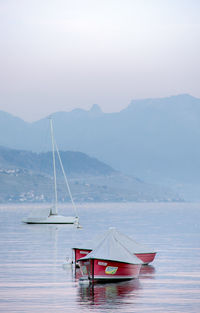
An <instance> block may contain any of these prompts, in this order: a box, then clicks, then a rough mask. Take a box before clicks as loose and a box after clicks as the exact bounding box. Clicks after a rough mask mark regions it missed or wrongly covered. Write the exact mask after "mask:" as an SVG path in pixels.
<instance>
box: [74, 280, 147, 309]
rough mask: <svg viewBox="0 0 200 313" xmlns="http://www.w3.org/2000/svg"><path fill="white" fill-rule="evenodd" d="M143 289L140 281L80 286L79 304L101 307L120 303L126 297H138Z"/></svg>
mask: <svg viewBox="0 0 200 313" xmlns="http://www.w3.org/2000/svg"><path fill="white" fill-rule="evenodd" d="M139 289H141V286H140V282H139V280H138V279H134V280H130V281H123V282H118V283H105V284H96V285H92V284H91V285H89V286H81V285H80V286H79V303H80V304H81V305H82V304H87V305H101V304H105V303H107V302H110V301H112V303H113V302H114V301H116V302H120V300H121V299H122V298H124V297H133V298H134V297H136V296H137V294H138V290H139Z"/></svg>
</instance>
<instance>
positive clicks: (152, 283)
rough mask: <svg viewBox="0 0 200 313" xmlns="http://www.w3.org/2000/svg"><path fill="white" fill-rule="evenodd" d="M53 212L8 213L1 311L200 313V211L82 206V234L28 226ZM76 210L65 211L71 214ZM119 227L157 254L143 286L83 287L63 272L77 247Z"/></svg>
mask: <svg viewBox="0 0 200 313" xmlns="http://www.w3.org/2000/svg"><path fill="white" fill-rule="evenodd" d="M46 208H47V205H32V206H31V205H30V204H29V205H25V204H23V205H1V206H0V251H1V253H0V294H1V301H0V312H5V313H6V312H9V313H10V312H20V313H22V312H26V313H27V312H36V311H37V312H55V313H57V312H58V313H60V312H70V313H71V312H72V313H73V312H77V313H79V312H91V311H92V312H109V313H110V312H116V311H117V312H123V313H124V312H145V313H146V312H190V313H197V312H199V311H200V299H199V291H200V231H199V230H200V204H195V203H123V204H122V203H106V204H104V203H94V204H83V205H78V211H79V215H80V222H81V225H82V226H83V228H82V229H77V228H75V227H74V226H68V225H27V224H23V223H22V222H21V220H22V218H23V217H25V216H27V215H29V213H30V211H32V213H33V212H35V215H37V213H38V212H39V211H41V210H42V209H45V210H46ZM68 209H70V205H69V204H67V205H66V208H65V207H64V205H62V207H61V209H60V213H62V214H65V215H67V214H68V213H67V212H68ZM110 226H115V227H116V228H117V229H118V230H119V231H121V232H123V233H124V234H126V235H129V236H132V237H133V238H134V239H135V240H136V241H138V242H140V243H145V244H148V245H149V246H150V247H152V248H155V249H157V251H158V254H157V256H156V258H155V260H154V262H153V263H152V264H151V265H149V266H144V267H143V268H142V270H141V273H140V277H139V279H136V280H131V281H129V282H121V283H112V284H111V283H109V284H100V285H95V286H94V290H92V288H88V287H81V286H80V285H79V282H78V278H79V272H78V271H77V273H76V276H75V274H74V271H73V270H72V268H71V267H63V263H65V260H66V257H67V256H71V247H72V246H73V245H74V244H79V243H81V242H82V241H83V240H87V239H91V238H93V237H94V236H96V235H98V234H100V233H101V232H103V231H105V230H107V229H108V227H110Z"/></svg>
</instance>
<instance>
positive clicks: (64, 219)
mask: <svg viewBox="0 0 200 313" xmlns="http://www.w3.org/2000/svg"><path fill="white" fill-rule="evenodd" d="M50 127H51V141H52V157H53V173H54V195H55V199H54V206H53V208H51V209H50V212H49V215H48V216H47V217H27V218H24V219H23V220H22V221H23V222H24V223H27V224H76V225H77V226H79V218H78V214H77V209H76V206H75V203H74V201H73V198H72V194H71V190H70V187H69V183H68V180H67V176H66V174H65V171H64V168H63V164H62V160H61V157H60V153H59V150H58V147H57V144H56V141H55V136H54V131H53V122H52V118H50ZM55 150H56V152H57V155H58V159H59V163H60V166H61V169H62V173H63V176H64V179H65V183H66V186H67V190H68V193H69V196H70V199H71V203H72V206H73V208H74V212H75V216H63V215H59V214H58V193H57V176H56V162H55Z"/></svg>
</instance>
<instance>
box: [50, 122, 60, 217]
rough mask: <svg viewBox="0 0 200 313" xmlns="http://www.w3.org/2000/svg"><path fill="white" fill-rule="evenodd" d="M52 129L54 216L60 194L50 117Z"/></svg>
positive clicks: (51, 124)
mask: <svg viewBox="0 0 200 313" xmlns="http://www.w3.org/2000/svg"><path fill="white" fill-rule="evenodd" d="M50 127H51V141H52V156H53V174H54V193H55V203H54V210H55V211H54V212H53V213H54V214H58V208H57V202H58V194H57V180H56V162H55V143H54V132H53V122H52V118H51V117H50Z"/></svg>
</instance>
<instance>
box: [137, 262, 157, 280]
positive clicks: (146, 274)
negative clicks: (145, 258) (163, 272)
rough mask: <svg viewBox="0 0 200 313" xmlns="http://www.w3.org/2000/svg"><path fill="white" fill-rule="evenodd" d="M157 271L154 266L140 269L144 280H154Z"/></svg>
mask: <svg viewBox="0 0 200 313" xmlns="http://www.w3.org/2000/svg"><path fill="white" fill-rule="evenodd" d="M155 272H156V270H155V267H153V266H152V265H143V266H142V267H141V269H140V278H142V279H147V278H148V279H154V278H155V276H154V274H155Z"/></svg>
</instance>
